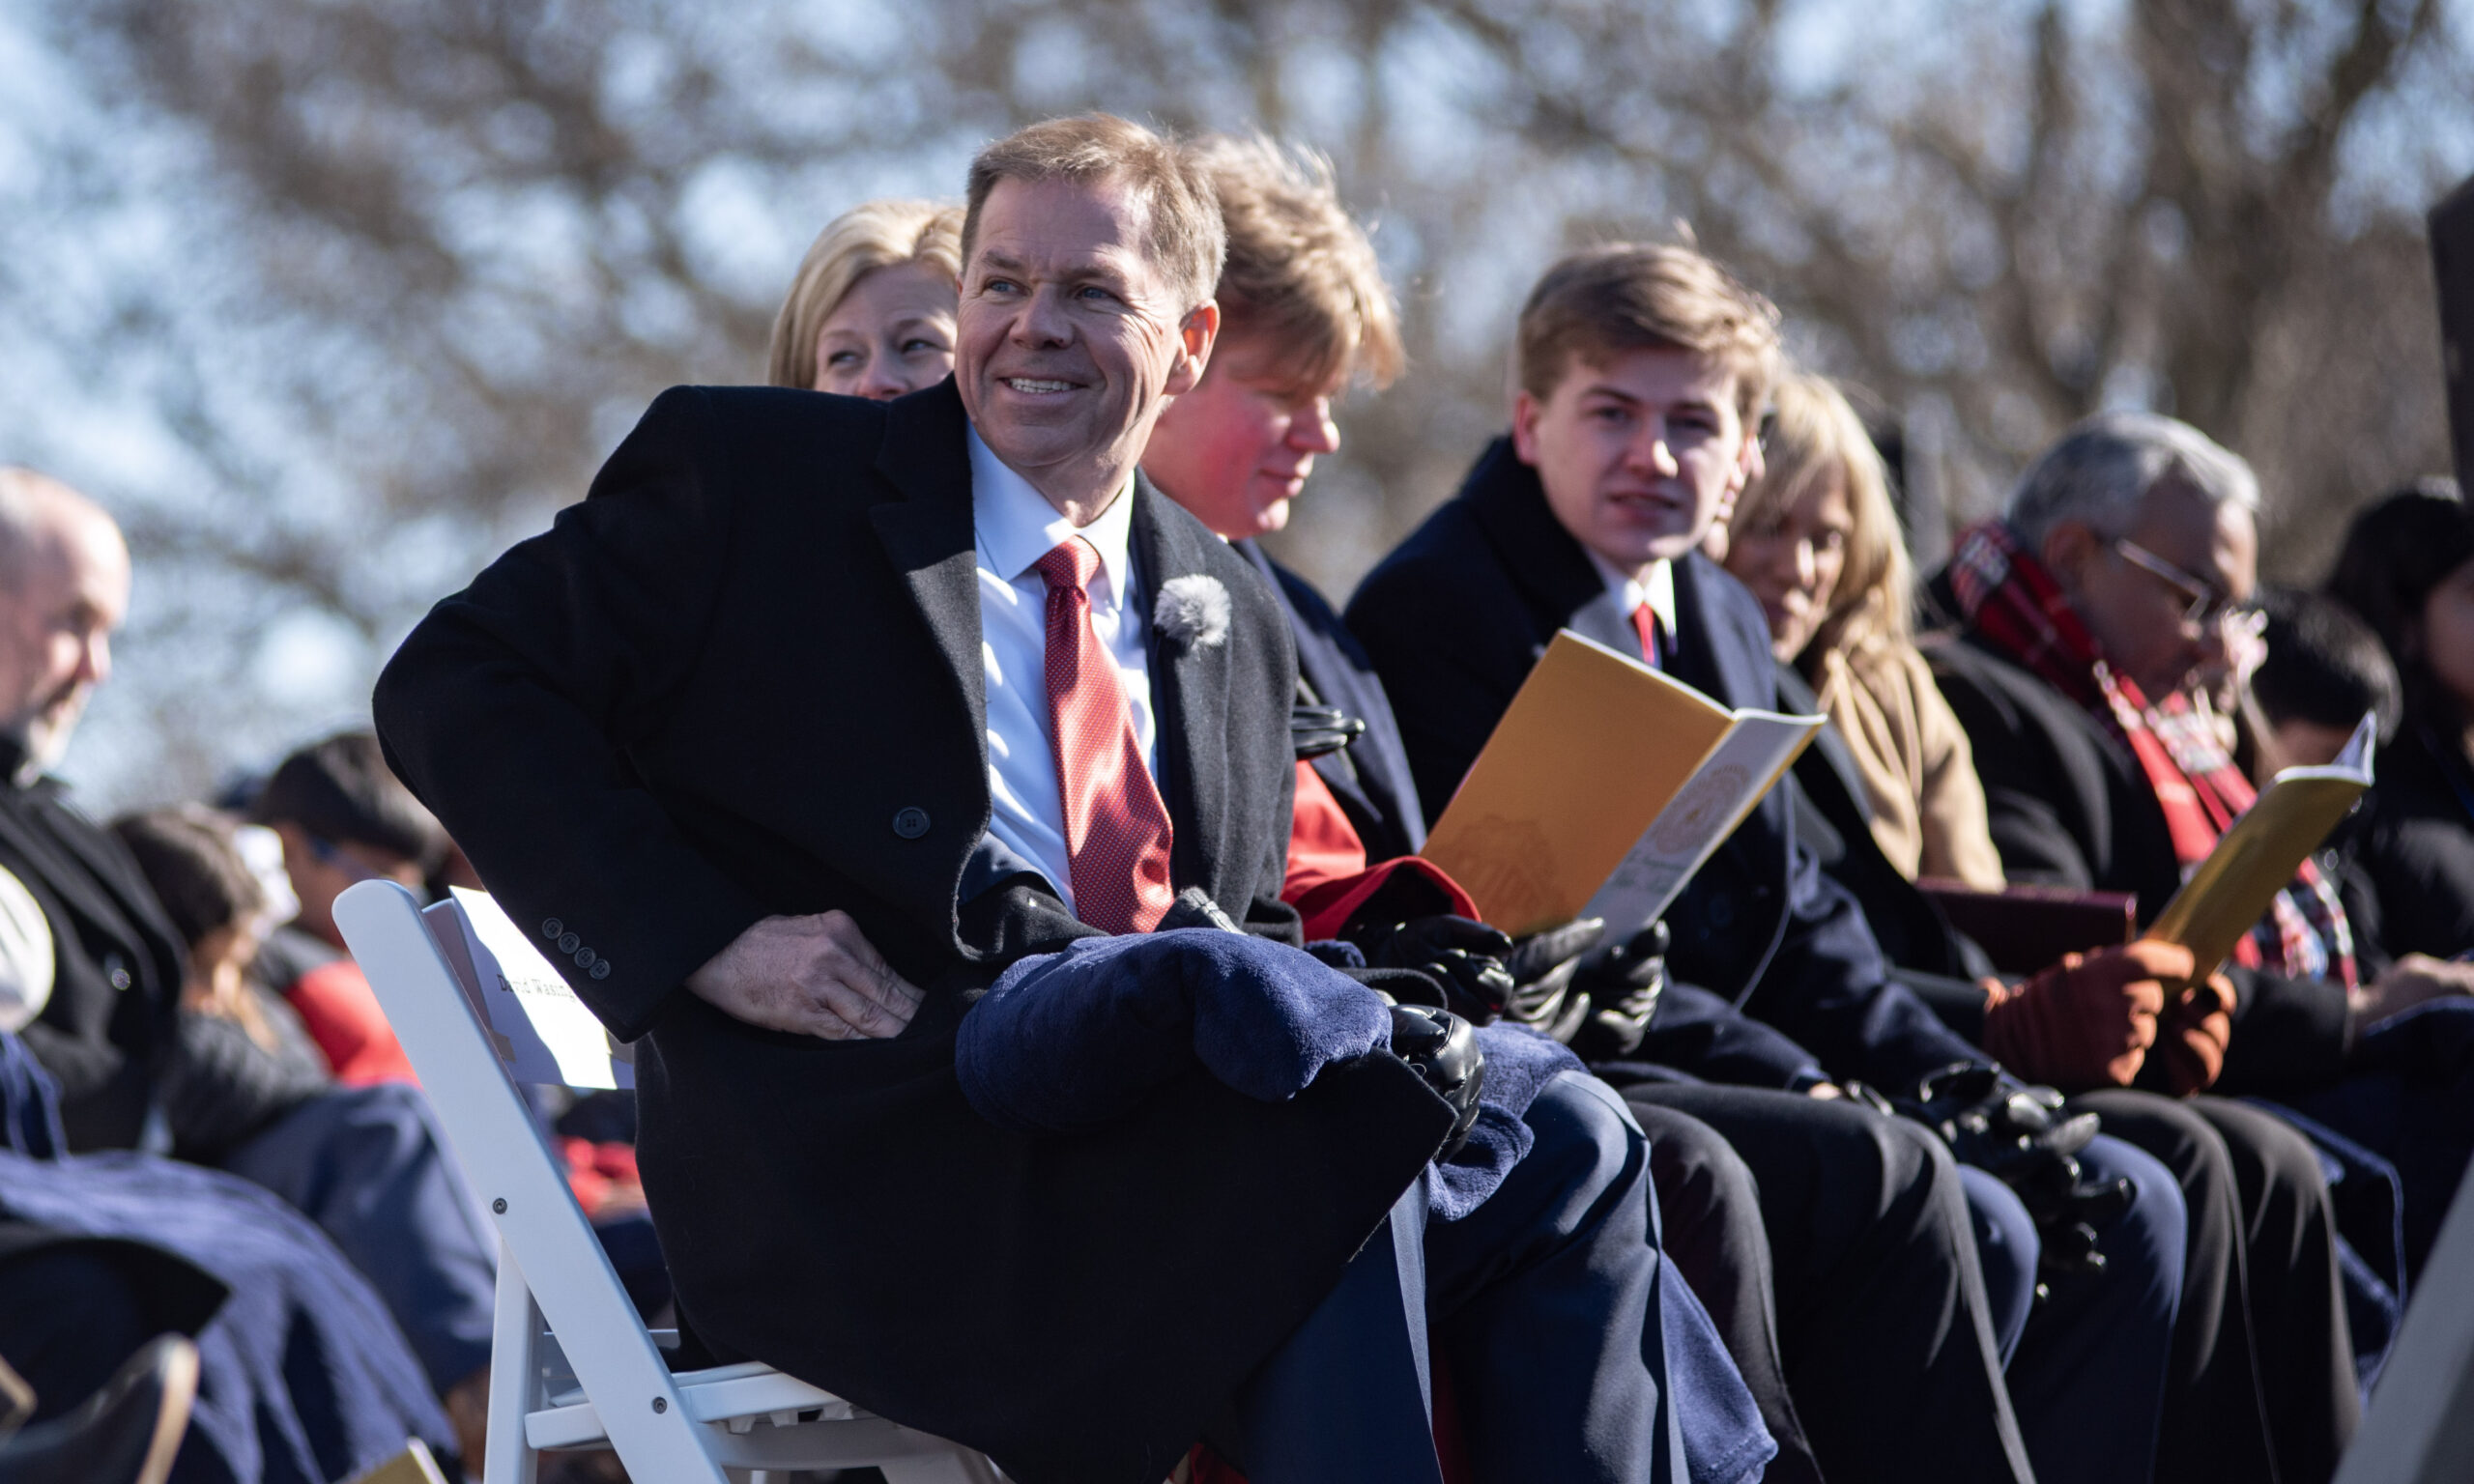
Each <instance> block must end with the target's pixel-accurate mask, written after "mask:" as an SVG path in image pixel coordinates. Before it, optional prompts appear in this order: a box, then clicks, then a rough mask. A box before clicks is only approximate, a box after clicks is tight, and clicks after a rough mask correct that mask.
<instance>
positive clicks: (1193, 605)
mask: <svg viewBox="0 0 2474 1484" xmlns="http://www.w3.org/2000/svg"><path fill="white" fill-rule="evenodd" d="M1228 614H1229V607H1228V589H1227V588H1225V587H1223V586H1222V585H1220V579H1218V578H1216V577H1213V576H1212V575H1211V574H1209V573H1207V572H1190V573H1188V574H1186V575H1185V576H1183V577H1172V578H1170V579H1168V580H1167V581H1166V582H1165V583H1163V584H1161V585H1160V601H1159V602H1157V603H1154V604H1152V605H1151V626H1152V627H1153V628H1155V629H1157V630H1159V631H1160V633H1161V635H1162V636H1163V637H1164V638H1165V639H1167V640H1168V641H1169V642H1172V643H1176V644H1179V645H1182V646H1183V647H1185V648H1187V649H1208V648H1210V647H1211V646H1212V645H1214V644H1217V643H1220V642H1223V641H1225V640H1226V639H1227V638H1228Z"/></svg>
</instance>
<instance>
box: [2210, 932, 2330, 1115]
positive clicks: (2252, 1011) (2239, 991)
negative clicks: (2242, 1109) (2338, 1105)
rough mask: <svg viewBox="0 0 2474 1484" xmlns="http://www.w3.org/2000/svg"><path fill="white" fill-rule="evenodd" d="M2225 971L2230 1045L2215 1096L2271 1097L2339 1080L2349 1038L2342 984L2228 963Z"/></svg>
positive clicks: (2304, 1090) (2318, 1087)
mask: <svg viewBox="0 0 2474 1484" xmlns="http://www.w3.org/2000/svg"><path fill="white" fill-rule="evenodd" d="M2225 973H2226V977H2227V978H2229V979H2230V980H2232V981H2233V993H2234V1007H2233V1039H2232V1040H2231V1041H2229V1042H2227V1044H2226V1048H2225V1069H2224V1070H2223V1071H2221V1072H2220V1073H2219V1074H2218V1076H2217V1080H2216V1087H2215V1089H2214V1090H2215V1091H2216V1092H2219V1093H2222V1094H2224V1095H2226V1096H2227V1097H2237V1096H2240V1095H2243V1094H2247V1093H2257V1094H2259V1095H2261V1096H2263V1097H2271V1098H2273V1097H2280V1096H2287V1095H2291V1094H2296V1093H2307V1092H2315V1091H2317V1090H2318V1089H2320V1088H2324V1087H2327V1086H2328V1085H2330V1084H2331V1083H2333V1082H2335V1081H2336V1080H2337V1079H2338V1078H2339V1077H2340V1076H2342V1075H2344V1073H2345V1059H2346V1057H2347V1056H2348V1055H2350V1054H2351V1052H2352V1050H2353V1032H2354V1025H2353V1017H2352V1014H2351V1011H2350V1008H2349V1006H2348V1004H2347V1001H2346V995H2345V985H2342V984H2340V983H2338V982H2337V981H2336V980H2333V979H2287V978H2286V977H2285V976H2284V975H2282V974H2269V973H2265V972H2262V971H2260V970H2258V969H2246V968H2242V967H2240V966H2239V965H2234V964H2229V965H2227V966H2226V970H2225Z"/></svg>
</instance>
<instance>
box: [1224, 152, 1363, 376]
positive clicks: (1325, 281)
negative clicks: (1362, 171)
mask: <svg viewBox="0 0 2474 1484" xmlns="http://www.w3.org/2000/svg"><path fill="white" fill-rule="evenodd" d="M1187 148H1188V150H1189V152H1190V153H1191V154H1192V155H1193V156H1194V158H1195V160H1196V161H1198V162H1199V163H1200V165H1201V166H1202V169H1203V172H1204V173H1205V174H1206V175H1208V176H1209V177H1210V178H1211V184H1212V188H1213V190H1215V191H1216V192H1218V194H1219V196H1220V216H1221V221H1222V223H1223V226H1224V228H1225V230H1226V232H1227V235H1228V256H1227V261H1226V262H1225V263H1223V265H1222V266H1221V270H1220V288H1219V291H1218V294H1217V296H1216V297H1217V298H1218V299H1219V300H1220V317H1221V334H1222V335H1223V337H1225V336H1228V335H1232V334H1240V335H1247V336H1252V337H1258V338H1261V339H1264V340H1267V341H1270V342H1272V343H1274V344H1275V345H1277V346H1278V347H1279V348H1280V353H1281V356H1280V360H1281V364H1282V366H1283V369H1285V370H1287V371H1289V372H1290V373H1292V374H1293V375H1294V376H1295V377H1296V379H1297V382H1298V385H1302V386H1312V387H1318V388H1319V387H1326V386H1333V385H1338V383H1339V382H1340V381H1341V380H1342V379H1343V378H1346V377H1349V376H1359V377H1363V378H1364V379H1366V381H1368V382H1370V383H1372V384H1373V385H1377V386H1388V385H1391V384H1392V382H1393V380H1394V379H1395V378H1396V377H1397V376H1398V375H1399V374H1400V368H1401V365H1402V363H1403V361H1404V360H1405V359H1406V357H1405V356H1404V355H1403V354H1402V352H1401V349H1400V318H1399V312H1398V310H1397V309H1396V308H1395V306H1394V304H1393V300H1392V291H1391V289H1390V287H1389V286H1388V285H1386V284H1385V283H1384V281H1383V269H1382V266H1381V264H1379V263H1378V262H1377V261H1376V260H1375V256H1374V243H1373V242H1372V241H1371V240H1370V239H1369V238H1368V237H1367V236H1366V229H1365V228H1364V227H1362V226H1360V225H1359V224H1358V223H1357V221H1356V220H1355V219H1354V218H1352V217H1351V216H1350V215H1349V214H1348V211H1347V209H1346V208H1344V207H1342V206H1341V205H1340V193H1339V188H1338V185H1335V184H1334V182H1333V175H1332V162H1331V161H1330V160H1329V159H1327V158H1325V157H1323V156H1322V155H1319V154H1317V153H1315V152H1314V151H1311V150H1308V149H1304V148H1293V149H1287V150H1283V149H1281V148H1280V146H1279V145H1277V144H1274V143H1273V142H1272V141H1271V140H1270V139H1268V138H1265V137H1264V136H1263V135H1261V134H1253V135H1249V136H1245V137H1239V136H1236V135H1231V134H1206V135H1204V136H1203V137H1202V138H1200V139H1197V140H1195V141H1194V142H1193V143H1192V144H1190V145H1189V146H1187Z"/></svg>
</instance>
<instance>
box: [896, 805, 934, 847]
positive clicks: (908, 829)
mask: <svg viewBox="0 0 2474 1484" xmlns="http://www.w3.org/2000/svg"><path fill="white" fill-rule="evenodd" d="M893 832H894V833H895V834H896V835H899V836H901V837H902V838H903V839H905V840H917V839H918V838H919V837H920V836H922V835H925V834H927V833H928V811H926V810H924V809H921V808H920V807H919V806H918V805H916V804H913V805H912V806H910V807H909V808H908V809H906V810H904V811H903V812H902V813H898V814H896V815H894V816H893Z"/></svg>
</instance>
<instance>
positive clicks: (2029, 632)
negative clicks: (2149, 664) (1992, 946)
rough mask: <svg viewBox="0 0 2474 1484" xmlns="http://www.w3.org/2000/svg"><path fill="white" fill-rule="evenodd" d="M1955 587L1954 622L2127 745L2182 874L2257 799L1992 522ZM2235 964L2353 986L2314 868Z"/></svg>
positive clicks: (1963, 563)
mask: <svg viewBox="0 0 2474 1484" xmlns="http://www.w3.org/2000/svg"><path fill="white" fill-rule="evenodd" d="M1950 588H1951V591H1952V592H1954V593H1955V594H1956V595H1957V597H1958V600H1959V611H1960V613H1961V614H1962V615H1963V616H1965V618H1966V619H1967V621H1968V623H1969V624H1970V625H1971V627H1973V628H1974V630H1975V631H1976V633H1978V634H1979V635H1981V636H1983V638H1984V639H1985V641H1986V642H1989V643H1991V644H1992V645H1993V647H1995V648H1996V649H1999V651H2001V652H2002V653H2003V654H2006V655H2008V656H2010V658H2012V659H2013V660H2016V661H2017V662H2018V663H2019V664H2020V665H2021V666H2023V667H2025V668H2026V669H2027V670H2028V671H2029V672H2030V673H2032V674H2034V675H2035V676H2036V677H2037V678H2038V679H2041V680H2043V681H2044V682H2045V683H2046V684H2048V685H2050V686H2052V687H2053V688H2054V689H2055V690H2057V691H2059V692H2061V693H2062V694H2063V695H2064V696H2067V697H2069V698H2070V699H2072V700H2075V701H2077V702H2078V703H2079V704H2080V705H2081V706H2082V707H2085V708H2086V710H2087V711H2089V712H2091V713H2093V714H2094V715H2095V716H2096V717H2098V718H2099V719H2100V720H2102V721H2103V722H2105V723H2106V725H2107V726H2108V728H2110V729H2111V730H2112V731H2113V733H2114V735H2115V736H2117V737H2119V738H2120V739H2121V740H2122V741H2123V742H2124V743H2125V744H2127V745H2128V746H2129V748H2130V750H2131V754H2132V756H2136V757H2137V758H2138V759H2139V766H2140V770H2141V771H2142V772H2143V773H2144V774H2146V776H2147V783H2148V786H2149V788H2150V789H2151V790H2153V791H2154V793H2155V795H2156V804H2157V807H2158V808H2159V809H2161V810H2163V811H2164V813H2165V828H2166V832H2167V833H2168V834H2169V835H2170V836H2172V842H2173V858H2174V859H2175V860H2176V861H2178V862H2179V863H2180V864H2181V867H2182V872H2183V874H2184V875H2188V874H2189V873H2190V870H2191V868H2193V867H2195V866H2197V865H2198V864H2199V863H2200V862H2201V861H2202V860H2205V859H2206V858H2207V853H2208V852H2209V851H2210V850H2213V849H2215V848H2216V842H2217V840H2218V838H2219V837H2220V836H2222V835H2223V834H2224V833H2225V831H2226V828H2227V827H2228V826H2229V825H2230V824H2232V823H2233V821H2234V820H2235V819H2237V818H2239V817H2241V814H2242V812H2243V811H2244V810H2246V809H2249V808H2250V807H2251V804H2252V801H2253V800H2254V799H2256V798H2257V797H2258V793H2257V791H2256V790H2255V789H2253V788H2252V786H2251V781H2250V780H2249V779H2248V778H2245V777H2243V775H2242V770H2241V769H2240V768H2237V767H2235V766H2234V765H2233V759H2232V757H2231V756H2229V755H2228V754H2227V753H2226V751H2225V747H2224V745H2223V744H2222V743H2221V742H2220V741H2219V740H2218V738H2217V735H2216V731H2215V728H2212V727H2211V726H2209V724H2208V719H2207V717H2206V716H2205V715H2204V714H2203V713H2201V711H2200V710H2199V709H2198V708H2197V707H2196V706H2194V705H2192V703H2191V699H2190V698H2189V697H2188V696H2186V695H2183V694H2182V693H2180V692H2178V691H2177V692H2175V693H2174V694H2172V695H2171V696H2168V697H2166V698H2165V700H2164V702H2163V704H2161V705H2152V706H2151V705H2150V704H2148V702H2147V699H2146V698H2145V697H2144V696H2142V695H2141V694H2140V690H2139V687H2138V686H2137V685H2135V684H2133V683H2132V681H2131V680H2130V678H2129V677H2128V676H2125V675H2116V674H2114V671H2113V667H2112V666H2110V665H2108V664H2106V663H2105V659H2104V654H2103V651H2102V650H2101V649H2099V648H2098V647H2097V644H2096V639H2095V636H2094V635H2091V634H2089V633H2088V632H2087V626H2086V624H2084V623H2082V622H2080V620H2079V614H2077V613H2076V612H2074V611H2073V610H2072V609H2071V607H2070V600H2069V599H2068V598H2066V597H2064V596H2062V592H2061V587H2060V585H2058V584H2057V583H2056V582H2055V581H2054V579H2053V574H2052V573H2050V572H2047V571H2046V570H2045V568H2044V565H2043V563H2041V562H2039V561H2037V560H2036V559H2035V557H2031V556H2029V555H2028V553H2027V551H2026V550H2025V549H2024V548H2022V547H2021V546H2020V545H2019V541H2018V538H2017V537H2016V536H2014V535H2013V534H2012V533H2011V531H2010V528H2008V527H2007V526H2004V525H2003V524H2001V523H2000V522H1999V521H1987V522H1985V523H1984V524H1983V525H1980V526H1976V527H1972V528H1970V529H1968V530H1965V531H1963V532H1961V533H1960V535H1959V540H1958V548H1957V550H1956V551H1955V552H1954V553H1953V554H1952V555H1951V557H1950ZM2233 957H2234V961H2235V962H2237V963H2243V964H2248V965H2250V966H2251V967H2253V968H2266V969H2271V970H2274V971H2275V972H2277V973H2280V974H2285V975H2288V976H2291V977H2293V978H2297V979H2320V978H2329V977H2334V978H2338V979H2342V980H2343V981H2344V982H2345V985H2347V986H2349V987H2350V986H2351V985H2353V984H2354V982H2355V981H2354V953H2353V931H2352V929H2351V928H2349V927H2348V926H2347V924H2346V922H2345V908H2344V906H2343V905H2341V904H2340V903H2339V902H2338V900H2337V894H2336V892H2335V891H2334V890H2333V889H2332V888H2331V887H2330V886H2329V885H2328V882H2327V881H2326V879H2325V878H2324V877H2322V876H2321V874H2320V872H2319V868H2318V867H2317V866H2316V865H2315V864H2313V863H2312V861H2310V860H2309V859H2308V858H2305V859H2304V861H2303V863H2302V867H2301V869H2300V870H2297V871H2295V872H2294V878H2293V884H2292V885H2290V886H2287V888H2286V889H2285V890H2284V891H2282V892H2280V893H2278V894H2277V899H2276V901H2275V902H2274V904H2273V905H2271V906H2270V908H2269V910H2268V915H2267V916H2266V917H2265V918H2264V919H2262V920H2261V921H2260V923H2259V925H2258V927H2257V928H2253V929H2252V930H2251V933H2250V935H2249V936H2248V937H2246V938H2244V939H2243V940H2242V942H2241V943H2239V944H2238V945H2236V946H2235V948H2234V951H2233Z"/></svg>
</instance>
